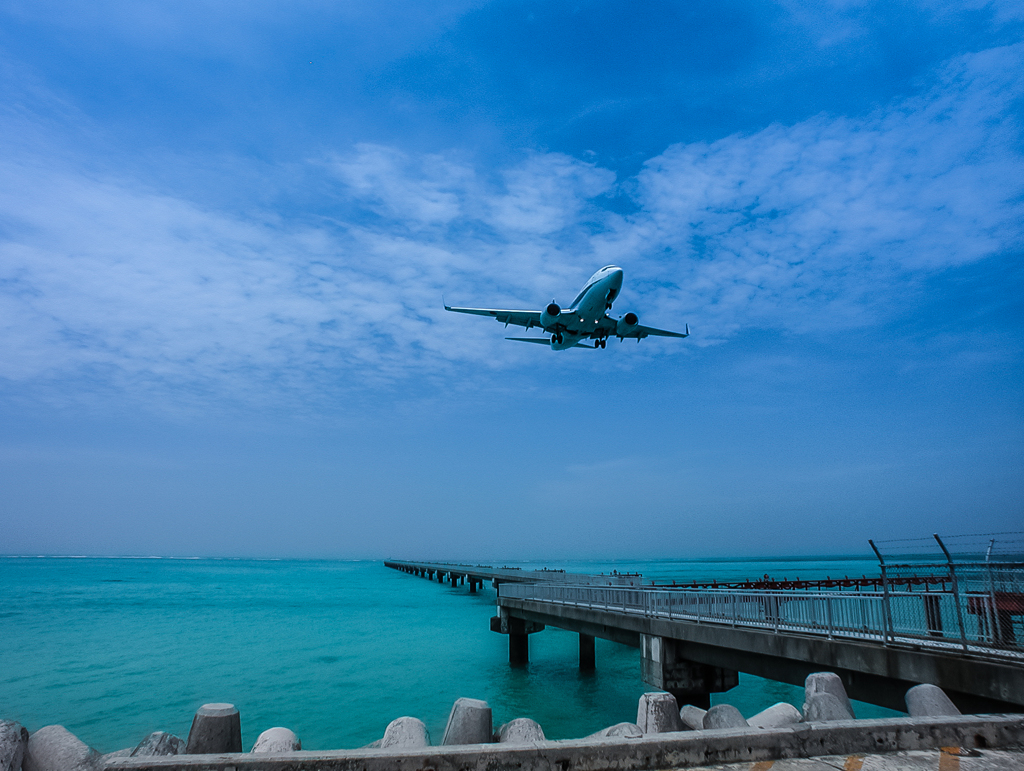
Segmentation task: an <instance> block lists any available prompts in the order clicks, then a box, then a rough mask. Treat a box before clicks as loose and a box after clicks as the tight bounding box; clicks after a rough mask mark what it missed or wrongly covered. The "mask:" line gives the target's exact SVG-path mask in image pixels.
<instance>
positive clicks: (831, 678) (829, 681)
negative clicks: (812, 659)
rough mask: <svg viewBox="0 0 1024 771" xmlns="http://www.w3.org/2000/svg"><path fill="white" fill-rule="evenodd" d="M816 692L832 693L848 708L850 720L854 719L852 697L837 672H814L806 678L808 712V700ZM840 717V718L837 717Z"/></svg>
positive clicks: (805, 704) (805, 710) (805, 700)
mask: <svg viewBox="0 0 1024 771" xmlns="http://www.w3.org/2000/svg"><path fill="white" fill-rule="evenodd" d="M815 693H831V694H832V695H833V696H835V697H836V699H838V700H839V703H840V704H841V705H842V706H843V709H844V710H846V713H847V715H848V719H849V720H853V719H854V715H853V705H852V704H850V697H849V696H847V695H846V688H845V687H844V686H843V681H842V680H841V679H840V678H839V675H837V674H836V673H835V672H812V673H811V674H809V675H807V679H806V680H804V709H803V712H804V714H805V715H806V714H807V702H808V701H809V700H810V698H811V696H812V695H813V694H815ZM836 719H838V718H836Z"/></svg>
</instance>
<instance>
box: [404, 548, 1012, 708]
mask: <svg viewBox="0 0 1024 771" xmlns="http://www.w3.org/2000/svg"><path fill="white" fill-rule="evenodd" d="M385 564H386V565H388V566H389V567H395V568H396V569H400V570H405V572H412V573H417V574H420V575H429V574H430V571H431V570H433V571H434V573H435V575H437V574H440V575H442V576H444V575H447V576H449V578H450V579H451V577H452V576H464V577H465V579H466V580H467V581H469V582H470V586H471V588H473V582H479V581H482V580H484V579H485V578H489V579H491V580H492V582H494V583H495V585H496V587H497V594H498V597H497V604H498V616H496V617H495V618H492V619H491V629H492V630H493V631H496V632H501V633H503V634H507V635H508V637H509V641H508V644H509V661H510V663H511V664H513V665H522V664H525V663H527V662H528V660H529V635H530V634H533V633H536V632H539V631H542V630H543V629H544V628H545V627H546V626H554V627H558V628H560V629H565V630H569V631H572V632H577V633H578V634H579V635H580V666H581V667H582V668H592V667H593V666H594V665H595V658H594V644H593V641H594V638H597V637H599V638H602V639H606V640H612V641H614V642H618V643H622V644H625V645H629V646H632V647H636V648H640V650H641V666H642V678H643V680H644V682H646V683H648V684H650V685H653V686H655V687H657V688H660V689H662V690H666V691H670V692H672V693H673V694H675V695H676V697H677V699H679V700H680V703H692V704H696V705H698V706H701V705H706V704H708V703H709V701H710V694H711V693H713V692H720V691H725V690H729V689H730V688H732V687H734V686H735V685H737V684H738V682H739V681H738V673H739V672H747V673H750V674H755V675H758V676H761V677H765V678H768V679H771V680H777V681H781V682H788V683H793V684H797V685H799V684H802V683H803V681H804V678H806V676H807V675H808V674H810V673H811V672H818V671H822V670H828V671H832V672H835V673H836V674H838V675H839V676H840V677H841V678H842V679H843V681H844V684H845V685H846V689H847V692H848V693H849V694H850V696H851V697H852V698H855V699H858V700H861V701H866V702H870V703H874V704H879V705H882V706H886V707H890V708H892V709H899V710H903V709H905V706H904V704H903V696H904V694H905V693H906V690H907V689H908V688H910V687H911V686H913V685H917V684H919V683H933V684H935V685H938V686H939V687H941V688H942V689H943V690H945V691H946V692H947V693H948V694H949V696H950V697H951V698H952V699H953V700H954V702H955V703H956V704H957V706H958V707H960V709H961V710H962V711H963V712H1012V711H1022V708H1024V650H1022V649H1021V648H1020V646H1019V644H1018V642H1017V640H1016V639H1015V638H1009V637H1007V631H1010V632H1012V626H1011V627H1010V628H1009V630H1007V629H1006V625H1005V624H1004V625H1003V631H1002V633H1001V636H1000V635H996V634H994V632H993V630H992V628H991V625H990V624H989V623H988V620H987V617H986V615H985V614H983V613H980V612H976V611H977V607H975V610H971V609H970V607H971V604H972V603H974V605H975V606H977V605H979V604H983V603H985V602H988V601H989V598H988V597H987V596H986V595H984V594H978V595H970V594H969V593H966V592H964V593H962V594H961V595H956V596H954V595H951V594H949V593H941V592H899V593H896V592H891V591H888V590H886V591H882V592H863V591H861V592H856V593H851V592H842V593H841V592H832V593H823V592H808V591H771V590H752V589H744V590H737V589H699V588H698V589H670V588H665V587H651V586H646V587H644V586H643V585H642V581H641V579H640V577H639V576H628V577H624V576H586V577H580V576H574V575H573V574H569V573H557V572H553V571H516V570H509V569H507V568H501V569H497V570H495V569H493V568H480V567H471V566H452V565H444V564H441V563H385ZM441 571H447V572H441ZM536 574H540V575H536ZM509 575H511V576H513V577H511V578H509V577H507V576H509ZM581 578H583V579H586V580H581ZM451 580H452V581H453V583H452V585H453V586H455V585H457V580H456V579H451ZM615 580H622V581H623V582H624V583H623V584H619V585H616V584H615V583H614V581H615ZM625 582H629V583H625ZM998 607H999V606H998V604H994V605H993V606H992V611H991V613H989V614H988V615H989V616H993V615H994V614H995V613H997V612H998ZM972 613H973V614H974V615H973V618H974V619H975V621H976V627H977V628H976V629H975V628H973V627H972V628H970V629H968V626H967V623H968V622H969V620H970V619H971V618H972V616H971V615H970V614H972ZM894 618H895V620H894Z"/></svg>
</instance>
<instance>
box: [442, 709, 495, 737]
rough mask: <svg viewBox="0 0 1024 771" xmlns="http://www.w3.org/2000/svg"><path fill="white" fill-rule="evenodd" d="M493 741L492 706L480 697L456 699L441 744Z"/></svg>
mask: <svg viewBox="0 0 1024 771" xmlns="http://www.w3.org/2000/svg"><path fill="white" fill-rule="evenodd" d="M490 741H491V708H490V706H489V705H488V704H487V702H486V701H481V700H480V699H466V698H460V699H456V700H455V703H454V704H453V705H452V711H451V714H450V715H448V725H446V726H445V729H444V738H443V739H441V744H487V743H490Z"/></svg>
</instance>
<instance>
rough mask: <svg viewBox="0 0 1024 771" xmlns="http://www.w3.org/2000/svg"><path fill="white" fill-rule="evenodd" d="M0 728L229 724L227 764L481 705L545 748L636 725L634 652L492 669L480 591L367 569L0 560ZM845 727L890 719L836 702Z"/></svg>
mask: <svg viewBox="0 0 1024 771" xmlns="http://www.w3.org/2000/svg"><path fill="white" fill-rule="evenodd" d="M517 564H520V565H522V566H524V567H533V568H537V567H549V568H565V569H567V570H570V571H574V572H586V573H599V572H610V571H611V570H618V571H620V572H634V571H639V572H641V573H643V574H644V577H645V578H650V579H659V580H660V579H681V580H693V579H695V578H696V579H711V578H715V579H718V580H729V579H736V578H754V577H757V576H761V575H764V574H766V573H767V574H770V575H771V576H773V577H776V578H782V577H788V578H795V577H800V578H819V577H824V576H826V575H830V576H832V577H837V576H842V575H851V576H853V575H858V576H859V575H862V574H869V575H870V574H872V573H877V565H876V564H875V563H874V562H873V561H871V560H867V559H865V560H851V559H842V560H836V559H823V558H822V559H801V560H787V561H768V560H748V561H739V560H737V561H714V562H669V561H658V562H615V563H608V562H564V563H552V562H548V563H544V564H535V565H530V564H526V563H517ZM0 587H2V597H3V600H2V602H0V719H13V720H18V721H20V722H21V723H23V724H24V725H26V726H27V727H28V728H29V730H33V731H34V730H36V729H38V728H40V727H42V726H44V725H49V724H51V723H60V724H63V725H64V726H66V727H67V728H68V729H69V730H71V731H72V732H73V733H75V734H77V735H78V736H79V737H80V738H82V739H83V740H84V741H86V742H87V743H89V744H91V745H92V746H94V747H96V748H97V749H99V750H100V751H101V752H111V751H113V750H116V749H121V748H123V747H128V746H134V745H135V744H136V743H138V742H139V740H141V739H142V738H143V737H144V736H145V735H146V734H148V733H149V732H151V731H155V730H164V731H170V732H172V733H175V734H177V735H179V736H181V737H185V736H186V735H187V734H188V729H189V725H190V723H191V719H192V714H193V713H194V711H195V710H196V708H197V707H199V706H200V705H201V704H204V703H207V702H212V701H227V702H232V703H234V704H235V705H237V706H238V708H239V710H240V711H241V715H242V735H243V743H244V745H245V749H249V747H250V746H251V745H252V743H253V742H254V741H255V739H256V736H257V735H258V734H259V733H260V732H261V731H263V730H265V729H267V728H270V727H272V726H278V725H282V726H287V727H289V728H291V729H293V730H294V731H295V732H296V733H297V734H298V735H299V737H300V738H301V740H302V746H303V748H304V749H311V750H315V749H341V748H353V747H359V746H362V745H364V744H368V743H369V742H372V741H374V740H375V739H378V738H380V736H381V734H382V733H383V731H384V727H385V726H386V725H387V724H388V722H389V721H391V720H392V719H394V718H396V717H399V716H402V715H413V716H415V717H419V718H420V719H421V720H423V721H424V722H425V723H426V724H427V727H428V729H429V730H430V734H431V737H432V738H433V740H434V741H435V742H437V741H440V738H441V735H442V733H443V731H444V724H445V721H446V719H447V717H448V711H449V709H450V708H451V704H452V702H453V701H454V700H455V699H456V698H458V697H459V696H470V697H474V698H479V699H486V700H487V701H488V702H489V703H490V705H491V707H492V709H493V712H494V721H495V725H496V726H497V725H499V724H500V723H502V722H505V721H508V720H511V719H512V718H515V717H532V718H534V719H535V720H537V721H539V722H540V724H541V725H542V726H543V727H544V731H545V733H546V734H547V736H548V738H550V739H563V738H573V737H580V736H584V735H586V734H588V733H592V732H594V731H597V730H599V729H601V728H603V727H605V726H608V725H612V724H614V723H618V722H621V721H633V720H635V719H636V703H637V699H638V698H639V696H640V694H642V693H644V691H646V690H649V688H648V687H646V686H645V685H644V684H643V683H642V682H641V681H640V661H639V652H638V651H636V650H634V649H631V648H627V647H624V646H621V645H616V644H614V643H610V642H605V641H603V640H598V641H597V671H596V672H590V673H581V672H579V670H578V668H577V653H578V648H577V646H578V643H577V636H576V635H575V634H572V633H569V632H563V631H561V630H557V629H551V628H549V629H547V630H545V631H544V632H541V633H539V634H535V635H532V636H531V638H530V659H531V661H530V665H529V667H528V668H526V669H516V670H513V669H510V668H509V666H508V647H507V641H506V638H505V637H503V636H501V635H498V634H495V633H493V632H490V631H489V629H488V619H489V618H490V616H492V615H494V592H493V590H491V589H490V588H489V587H487V588H485V589H484V591H482V592H481V593H478V594H472V595H471V594H469V593H468V590H467V589H466V587H459V588H457V589H451V588H450V587H448V586H447V585H443V586H442V585H440V584H438V583H432V582H430V581H425V580H423V579H419V578H415V577H412V576H408V575H406V574H403V573H399V572H397V571H394V570H388V569H386V568H385V567H384V566H383V564H382V563H380V562H331V561H322V562H320V561H255V560H253V561H249V560H208V559H197V560H193V559H134V558H132V559H106V558H35V557H0ZM802 696H803V694H802V689H800V688H795V687H793V686H789V685H785V684H782V683H776V682H772V681H769V680H763V679H761V678H757V677H753V676H747V675H741V676H740V685H739V687H737V688H735V689H733V690H732V691H729V692H728V693H725V694H721V695H718V696H715V697H713V702H714V703H729V704H734V705H735V706H736V707H738V708H739V709H740V711H741V712H743V713H744V715H745V716H747V717H749V716H750V715H752V714H753V713H754V712H757V711H759V710H760V709H762V708H764V707H766V706H769V705H770V704H772V703H774V702H776V701H789V702H791V703H793V704H795V705H796V706H797V707H799V706H800V705H801V704H802V703H803V698H802ZM854 707H855V709H856V711H857V715H858V717H878V716H889V715H894V714H897V713H894V712H892V711H890V710H886V709H883V708H881V707H875V706H872V705H868V704H861V703H857V702H855V703H854Z"/></svg>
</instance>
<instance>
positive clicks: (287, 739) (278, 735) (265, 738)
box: [249, 726, 302, 754]
mask: <svg viewBox="0 0 1024 771" xmlns="http://www.w3.org/2000/svg"><path fill="white" fill-rule="evenodd" d="M301 749H302V742H300V741H299V737H298V736H296V735H295V732H294V731H293V730H291V729H290V728H281V727H280V726H277V727H275V728H268V729H267V730H266V731H264V732H263V733H261V734H260V735H259V736H258V737H257V738H256V743H255V744H254V745H252V749H251V750H249V752H255V753H267V752H273V753H275V754H276V753H281V752H298V751H299V750H301Z"/></svg>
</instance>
